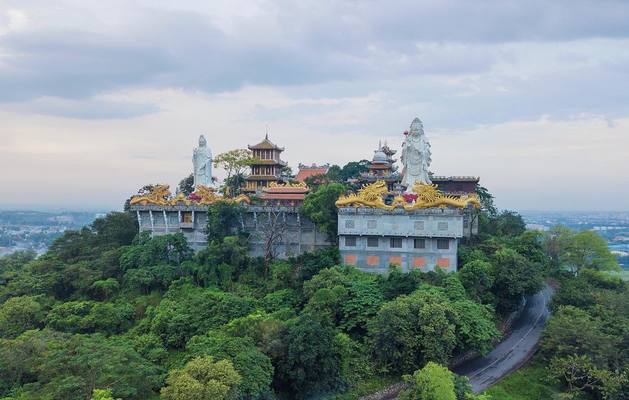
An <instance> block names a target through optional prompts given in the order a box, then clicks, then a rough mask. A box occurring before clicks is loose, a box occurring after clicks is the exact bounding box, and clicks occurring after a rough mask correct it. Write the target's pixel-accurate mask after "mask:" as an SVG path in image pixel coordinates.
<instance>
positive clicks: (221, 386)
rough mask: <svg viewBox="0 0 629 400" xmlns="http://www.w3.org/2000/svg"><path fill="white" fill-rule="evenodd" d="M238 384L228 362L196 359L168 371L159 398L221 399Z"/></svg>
mask: <svg viewBox="0 0 629 400" xmlns="http://www.w3.org/2000/svg"><path fill="white" fill-rule="evenodd" d="M240 381H241V378H240V375H238V372H236V370H235V369H234V366H233V365H232V363H231V362H230V361H227V360H221V361H217V362H214V359H213V358H212V357H210V356H205V357H197V358H195V359H193V360H192V361H190V362H188V363H187V364H186V365H185V367H183V368H182V369H176V370H173V371H171V372H170V373H169V374H168V378H166V387H164V388H162V390H161V395H162V397H163V398H164V399H165V400H209V399H213V400H214V399H216V400H224V399H227V398H229V395H230V394H231V393H233V391H234V389H235V387H236V385H238V384H239V383H240Z"/></svg>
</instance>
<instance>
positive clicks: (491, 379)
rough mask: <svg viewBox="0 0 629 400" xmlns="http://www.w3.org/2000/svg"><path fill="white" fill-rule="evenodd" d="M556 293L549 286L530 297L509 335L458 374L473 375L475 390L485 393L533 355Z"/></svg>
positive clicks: (458, 369) (459, 368) (462, 366)
mask: <svg viewBox="0 0 629 400" xmlns="http://www.w3.org/2000/svg"><path fill="white" fill-rule="evenodd" d="M553 292H554V290H553V289H552V288H551V287H550V286H548V285H546V286H545V287H544V289H542V290H541V291H540V292H538V293H537V294H535V295H532V296H529V297H528V298H527V302H526V305H525V306H524V310H523V311H522V313H521V314H520V316H519V317H518V319H517V320H516V321H514V323H513V326H512V330H511V334H510V335H509V336H507V337H506V338H505V339H504V340H503V341H502V342H500V343H499V344H498V345H497V346H496V347H495V348H494V349H493V350H492V351H491V352H490V353H489V354H487V355H486V356H484V357H478V358H475V359H473V360H470V361H468V362H465V363H463V364H461V365H459V366H458V367H457V368H455V369H454V372H456V373H457V374H459V375H465V376H467V377H468V378H470V383H471V384H472V389H473V390H474V392H475V393H479V392H482V391H483V390H485V389H487V388H488V387H489V386H491V385H493V384H494V383H496V382H498V381H499V380H500V379H502V378H503V377H505V376H506V375H507V374H509V373H510V372H512V371H514V370H516V369H518V368H519V367H520V366H521V365H522V364H524V363H525V362H526V361H527V360H528V359H529V357H530V356H531V355H532V354H533V352H534V351H535V349H536V347H537V343H538V342H539V339H540V336H541V334H542V330H543V329H544V325H545V324H546V319H548V316H549V314H550V312H549V311H548V302H549V301H550V298H551V297H552V295H553Z"/></svg>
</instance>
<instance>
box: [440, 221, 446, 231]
mask: <svg viewBox="0 0 629 400" xmlns="http://www.w3.org/2000/svg"><path fill="white" fill-rule="evenodd" d="M437 227H438V229H439V230H440V231H447V230H448V223H447V222H439V224H438V225H437Z"/></svg>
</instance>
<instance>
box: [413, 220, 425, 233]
mask: <svg viewBox="0 0 629 400" xmlns="http://www.w3.org/2000/svg"><path fill="white" fill-rule="evenodd" d="M415 230H416V231H423V230H424V221H415Z"/></svg>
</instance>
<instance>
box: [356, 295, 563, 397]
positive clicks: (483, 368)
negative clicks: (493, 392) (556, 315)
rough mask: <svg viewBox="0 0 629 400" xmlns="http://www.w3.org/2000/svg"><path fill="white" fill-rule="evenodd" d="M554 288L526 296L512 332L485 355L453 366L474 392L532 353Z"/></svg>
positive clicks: (396, 388) (388, 392)
mask: <svg viewBox="0 0 629 400" xmlns="http://www.w3.org/2000/svg"><path fill="white" fill-rule="evenodd" d="M553 293H554V289H553V288H551V287H550V286H549V285H546V286H545V287H544V288H543V289H542V290H541V291H539V292H538V293H536V294H534V295H532V296H529V297H528V298H527V299H526V304H525V305H524V309H523V310H522V312H521V313H520V316H519V317H518V318H517V319H516V320H515V321H514V322H513V325H512V327H511V333H510V334H509V336H507V337H505V338H504V339H503V340H502V341H501V342H500V343H498V345H496V347H494V349H493V350H492V351H491V352H489V354H487V355H486V356H483V357H477V358H474V359H471V360H469V361H466V362H464V363H462V364H460V365H459V366H457V367H456V368H454V369H453V371H454V372H456V373H457V374H459V375H465V376H467V377H468V378H470V384H471V385H472V389H473V390H474V393H480V392H482V391H483V390H485V389H487V388H488V387H489V386H491V385H493V384H494V383H496V382H498V381H499V380H500V379H502V378H504V377H505V376H507V375H508V374H509V373H510V372H513V371H515V370H516V369H518V368H519V367H520V366H522V365H523V364H524V363H525V362H526V361H528V359H529V358H530V357H531V356H532V355H533V353H534V352H535V349H536V348H537V344H538V342H539V339H540V336H541V334H542V331H543V330H544V325H545V324H546V320H547V319H548V316H549V315H550V312H549V310H548V302H549V301H550V298H551V297H552V295H553ZM403 388H404V385H403V384H402V383H397V384H395V385H392V386H390V387H389V388H387V389H385V390H384V391H382V392H381V393H380V394H379V395H375V397H374V395H371V396H366V397H363V398H362V399H376V398H377V399H380V400H391V399H396V398H397V396H398V394H399V393H400V391H401V390H402V389H403Z"/></svg>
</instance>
